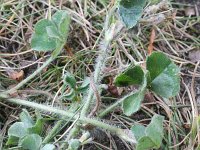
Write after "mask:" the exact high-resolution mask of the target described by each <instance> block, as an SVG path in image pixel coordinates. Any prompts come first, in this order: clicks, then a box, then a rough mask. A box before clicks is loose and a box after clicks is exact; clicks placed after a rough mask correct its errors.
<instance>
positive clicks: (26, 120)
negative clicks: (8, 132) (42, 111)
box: [19, 109, 34, 127]
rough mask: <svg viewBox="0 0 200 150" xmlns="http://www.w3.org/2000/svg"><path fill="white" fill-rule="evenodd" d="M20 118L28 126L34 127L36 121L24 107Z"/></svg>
mask: <svg viewBox="0 0 200 150" xmlns="http://www.w3.org/2000/svg"><path fill="white" fill-rule="evenodd" d="M19 118H20V120H21V121H22V122H23V123H24V124H25V125H26V126H27V127H32V126H33V125H34V121H33V120H32V118H31V116H30V114H29V113H28V111H27V110H26V109H23V111H22V112H21V114H20V116H19Z"/></svg>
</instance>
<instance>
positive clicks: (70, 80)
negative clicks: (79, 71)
mask: <svg viewBox="0 0 200 150" xmlns="http://www.w3.org/2000/svg"><path fill="white" fill-rule="evenodd" d="M63 81H64V84H65V85H69V86H70V87H71V88H73V89H75V88H76V79H75V77H74V75H73V74H71V73H69V72H65V75H64V78H63Z"/></svg>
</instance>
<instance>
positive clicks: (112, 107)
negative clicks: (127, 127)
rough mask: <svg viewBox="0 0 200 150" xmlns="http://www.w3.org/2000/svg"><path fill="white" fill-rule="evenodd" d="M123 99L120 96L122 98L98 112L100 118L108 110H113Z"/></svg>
mask: <svg viewBox="0 0 200 150" xmlns="http://www.w3.org/2000/svg"><path fill="white" fill-rule="evenodd" d="M123 101H124V98H122V99H120V100H118V101H117V102H115V103H114V104H112V105H110V106H109V107H107V108H106V109H105V110H103V111H102V112H100V114H99V115H98V117H100V118H102V117H104V116H105V115H106V114H108V113H109V112H111V111H113V110H114V109H115V108H116V107H117V106H118V105H120V104H121V103H122V102H123Z"/></svg>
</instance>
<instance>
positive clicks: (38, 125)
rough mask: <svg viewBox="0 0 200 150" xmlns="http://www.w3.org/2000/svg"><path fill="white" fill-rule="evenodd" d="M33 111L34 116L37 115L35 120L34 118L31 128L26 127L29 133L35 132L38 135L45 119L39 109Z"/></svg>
mask: <svg viewBox="0 0 200 150" xmlns="http://www.w3.org/2000/svg"><path fill="white" fill-rule="evenodd" d="M35 113H36V116H37V120H36V122H35V124H34V125H33V126H32V127H31V128H29V129H28V131H29V132H30V133H35V134H39V135H40V134H41V133H42V129H43V125H44V121H45V119H44V118H42V116H41V114H40V112H39V111H37V110H36V111H35Z"/></svg>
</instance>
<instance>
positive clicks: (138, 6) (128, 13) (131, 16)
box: [118, 0, 146, 28]
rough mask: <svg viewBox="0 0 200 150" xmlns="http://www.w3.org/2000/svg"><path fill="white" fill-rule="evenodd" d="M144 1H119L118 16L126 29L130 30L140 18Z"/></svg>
mask: <svg viewBox="0 0 200 150" xmlns="http://www.w3.org/2000/svg"><path fill="white" fill-rule="evenodd" d="M145 4H146V0H121V1H120V4H119V9H118V12H119V15H120V17H121V20H122V21H123V22H124V24H125V25H126V27H127V28H132V27H134V26H135V25H136V24H137V21H138V20H139V19H140V18H141V16H142V11H143V7H144V6H145Z"/></svg>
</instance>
